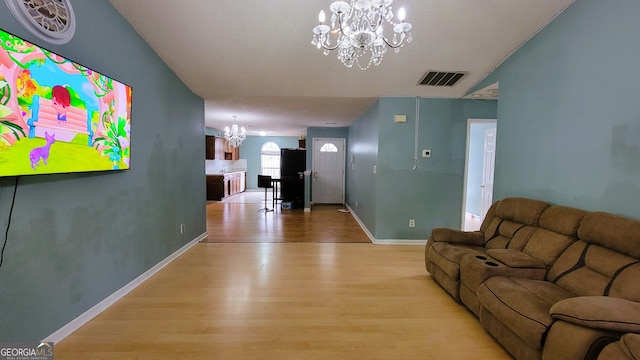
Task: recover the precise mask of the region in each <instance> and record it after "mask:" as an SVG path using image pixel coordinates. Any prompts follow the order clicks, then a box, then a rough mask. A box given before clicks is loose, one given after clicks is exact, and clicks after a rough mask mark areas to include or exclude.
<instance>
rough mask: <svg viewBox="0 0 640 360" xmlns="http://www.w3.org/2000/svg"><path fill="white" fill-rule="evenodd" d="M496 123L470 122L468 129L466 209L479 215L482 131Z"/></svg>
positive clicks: (482, 147) (482, 159)
mask: <svg viewBox="0 0 640 360" xmlns="http://www.w3.org/2000/svg"><path fill="white" fill-rule="evenodd" d="M495 127H496V124H472V125H471V128H470V129H469V153H468V154H467V157H468V164H467V201H466V205H467V208H466V211H467V212H468V213H470V214H474V215H477V216H480V213H481V212H482V191H481V188H480V186H481V185H482V168H483V163H484V132H485V131H486V130H488V129H491V128H495Z"/></svg>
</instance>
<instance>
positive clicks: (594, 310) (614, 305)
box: [549, 296, 640, 333]
mask: <svg viewBox="0 0 640 360" xmlns="http://www.w3.org/2000/svg"><path fill="white" fill-rule="evenodd" d="M549 314H551V316H552V317H553V318H554V319H560V320H564V321H567V322H570V323H573V324H577V325H580V326H584V327H587V328H596V329H600V330H608V331H616V332H621V333H625V332H640V303H637V302H635V301H629V300H625V299H620V298H615V297H611V296H578V297H574V298H570V299H565V300H562V301H559V302H557V303H556V304H554V305H553V306H552V307H551V309H550V310H549Z"/></svg>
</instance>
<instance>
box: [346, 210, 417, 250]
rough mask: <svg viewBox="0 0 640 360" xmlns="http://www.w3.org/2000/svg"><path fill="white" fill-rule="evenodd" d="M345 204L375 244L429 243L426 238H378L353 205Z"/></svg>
mask: <svg viewBox="0 0 640 360" xmlns="http://www.w3.org/2000/svg"><path fill="white" fill-rule="evenodd" d="M344 206H346V207H347V209H349V212H350V213H351V215H353V218H354V219H356V222H357V223H358V225H360V227H361V228H362V231H364V233H365V234H367V237H369V240H371V242H372V243H374V244H375V245H422V246H424V245H425V244H426V243H427V240H426V239H419V240H409V239H376V238H375V237H374V236H373V235H372V234H371V233H370V232H369V229H367V227H366V226H364V223H363V222H362V221H361V220H360V218H359V217H358V215H356V213H355V212H353V209H352V208H351V206H349V204H347V203H345V204H344Z"/></svg>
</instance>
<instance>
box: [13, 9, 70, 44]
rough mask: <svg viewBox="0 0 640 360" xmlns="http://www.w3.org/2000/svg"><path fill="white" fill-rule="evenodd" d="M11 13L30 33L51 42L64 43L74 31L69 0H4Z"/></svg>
mask: <svg viewBox="0 0 640 360" xmlns="http://www.w3.org/2000/svg"><path fill="white" fill-rule="evenodd" d="M4 2H5V3H6V4H7V7H8V8H9V10H10V11H11V14H13V16H14V17H15V18H16V20H18V22H19V23H20V24H21V25H22V26H23V27H24V28H25V29H27V30H28V31H29V32H30V33H31V34H33V35H35V36H37V37H38V38H39V39H42V40H44V41H47V42H49V43H52V44H56V45H62V44H66V43H68V42H69V40H71V38H73V34H74V33H75V32H76V18H75V14H74V13H73V8H72V7H71V3H70V2H69V0H4Z"/></svg>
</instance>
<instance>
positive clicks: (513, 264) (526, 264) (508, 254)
mask: <svg viewBox="0 0 640 360" xmlns="http://www.w3.org/2000/svg"><path fill="white" fill-rule="evenodd" d="M487 255H489V256H490V257H492V258H494V259H496V260H498V261H500V262H501V263H503V264H505V265H506V266H508V267H510V268H532V269H544V268H545V263H544V261H542V260H540V259H537V258H534V257H532V256H530V255H527V254H525V253H523V252H520V251H516V250H511V249H491V250H487Z"/></svg>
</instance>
